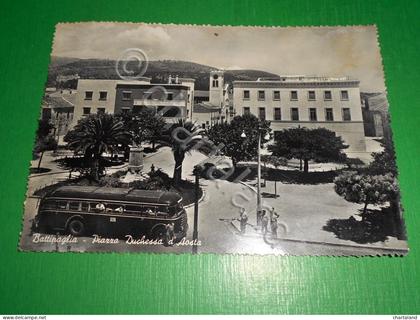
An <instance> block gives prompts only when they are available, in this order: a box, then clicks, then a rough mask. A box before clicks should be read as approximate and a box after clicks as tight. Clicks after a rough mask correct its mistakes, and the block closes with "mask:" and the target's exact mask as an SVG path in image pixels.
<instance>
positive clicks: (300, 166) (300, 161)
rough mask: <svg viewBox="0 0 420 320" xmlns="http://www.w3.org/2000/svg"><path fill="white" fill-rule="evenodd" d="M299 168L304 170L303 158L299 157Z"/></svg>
mask: <svg viewBox="0 0 420 320" xmlns="http://www.w3.org/2000/svg"><path fill="white" fill-rule="evenodd" d="M299 170H300V171H302V159H299Z"/></svg>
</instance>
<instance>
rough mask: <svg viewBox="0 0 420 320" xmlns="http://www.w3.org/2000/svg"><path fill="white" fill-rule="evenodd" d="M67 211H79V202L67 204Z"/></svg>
mask: <svg viewBox="0 0 420 320" xmlns="http://www.w3.org/2000/svg"><path fill="white" fill-rule="evenodd" d="M69 210H72V211H78V210H79V202H73V201H72V202H70V203H69Z"/></svg>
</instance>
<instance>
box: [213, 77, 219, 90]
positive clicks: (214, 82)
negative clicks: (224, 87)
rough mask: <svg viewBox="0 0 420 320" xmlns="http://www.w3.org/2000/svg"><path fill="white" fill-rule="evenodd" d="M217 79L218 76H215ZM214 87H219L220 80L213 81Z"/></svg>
mask: <svg viewBox="0 0 420 320" xmlns="http://www.w3.org/2000/svg"><path fill="white" fill-rule="evenodd" d="M215 77H217V76H215ZM212 86H213V88H218V87H219V80H217V79H213V82H212Z"/></svg>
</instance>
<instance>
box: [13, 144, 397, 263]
mask: <svg viewBox="0 0 420 320" xmlns="http://www.w3.org/2000/svg"><path fill="white" fill-rule="evenodd" d="M44 157H45V159H44V161H45V162H44V164H43V166H50V167H51V166H52V167H53V168H52V169H53V170H52V171H51V172H52V173H53V174H44V175H36V176H32V177H31V178H30V183H29V187H28V194H33V192H34V191H35V190H36V189H38V188H39V187H41V186H44V185H46V184H48V183H51V182H52V181H53V182H58V181H60V180H62V179H66V178H67V177H68V173H67V172H60V170H58V169H57V168H54V166H55V163H54V162H53V161H52V160H53V157H52V156H51V155H50V154H46V155H45V156H44ZM204 159H205V156H204V155H202V154H200V153H198V152H193V153H192V154H189V155H187V157H186V159H185V161H184V165H183V177H184V178H187V179H190V180H193V178H194V177H193V176H192V170H193V167H194V166H195V165H196V164H197V163H199V162H200V161H202V160H204ZM152 164H153V165H154V166H155V168H161V169H162V170H164V171H165V172H167V173H168V174H170V175H171V174H172V171H173V158H172V154H171V151H170V149H169V148H161V149H160V150H159V152H157V153H156V154H154V155H152V156H149V157H147V158H146V159H145V162H144V171H145V172H148V171H149V169H150V166H151V165H152ZM115 170H116V169H114V170H110V171H115ZM200 184H201V187H202V189H203V190H204V197H203V199H202V201H201V202H200V205H199V221H198V232H199V240H200V242H201V244H202V245H201V246H199V247H198V252H199V253H227V254H229V253H234V254H276V255H376V254H389V253H390V251H389V250H382V249H381V248H377V249H370V248H361V247H353V246H345V245H335V244H332V245H328V244H320V243H316V241H309V242H308V241H305V240H308V239H305V238H308V237H305V236H304V235H303V236H302V235H301V234H300V235H299V237H298V238H295V239H294V240H292V241H291V240H276V241H273V240H272V239H270V238H268V239H264V237H263V235H262V234H261V232H260V231H259V230H254V229H253V228H252V226H249V227H248V232H247V233H246V234H245V235H242V234H240V232H238V231H239V230H238V224H237V223H235V222H234V223H232V222H231V221H232V220H233V219H235V218H238V217H239V212H240V211H239V210H240V208H244V209H245V210H246V211H247V212H248V214H249V216H250V219H249V223H250V224H251V225H253V226H255V224H256V223H255V216H254V214H253V213H254V212H256V201H255V192H253V191H252V188H250V187H249V186H247V185H246V184H242V183H231V182H228V181H221V180H205V179H200ZM303 187H306V186H303ZM283 188H287V186H283ZM280 190H281V191H283V192H286V191H285V189H283V190H282V189H281V188H280ZM302 190H303V191H302V192H304V193H303V194H302V195H301V196H302V197H305V194H307V190H305V189H304V188H303V189H302ZM293 191H294V192H296V190H293ZM315 197H316V195H315ZM291 199H292V201H298V200H299V199H298V198H293V197H292V198H291ZM303 199H304V198H303ZM299 201H300V202H302V199H300V200H299ZM36 203H37V199H35V198H28V199H27V201H26V204H25V212H26V215H25V219H24V227H23V232H22V239H21V241H22V247H23V248H24V249H25V250H43V251H86V252H113V251H117V252H168V253H184V252H191V250H192V247H191V246H190V245H175V246H172V247H165V246H162V245H129V244H127V243H125V241H124V240H119V241H118V243H113V244H99V243H92V242H93V238H92V237H80V238H78V239H77V240H78V242H77V243H70V244H64V245H57V244H56V243H42V244H40V243H33V240H34V238H33V236H32V235H31V231H30V225H31V221H32V219H33V217H34V215H35V213H36ZM295 203H296V202H295ZM272 204H273V203H272V202H270V205H272ZM330 204H331V203H330ZM282 205H283V206H284V204H282ZM286 205H287V203H286ZM302 210H304V208H303V209H302ZM187 214H188V221H189V225H190V228H189V230H188V234H187V237H186V239H189V240H191V239H192V225H193V215H194V211H193V207H189V208H187ZM302 219H303V217H302V216H300V220H299V221H301V222H300V227H302V223H304V221H302ZM303 220H305V219H303ZM293 223H297V222H293ZM310 223H311V222H310ZM298 227H299V225H298ZM279 237H282V234H281V232H280V234H279ZM282 238H290V237H282ZM302 240H303V241H302ZM309 240H311V238H310V237H309Z"/></svg>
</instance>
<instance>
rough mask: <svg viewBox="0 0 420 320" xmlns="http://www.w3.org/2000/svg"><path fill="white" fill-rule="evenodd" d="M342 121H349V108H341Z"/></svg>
mask: <svg viewBox="0 0 420 320" xmlns="http://www.w3.org/2000/svg"><path fill="white" fill-rule="evenodd" d="M343 121H351V114H350V108H343Z"/></svg>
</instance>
